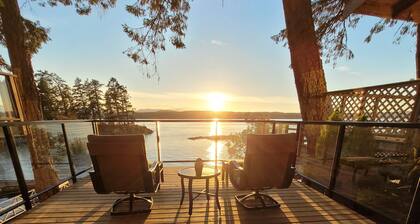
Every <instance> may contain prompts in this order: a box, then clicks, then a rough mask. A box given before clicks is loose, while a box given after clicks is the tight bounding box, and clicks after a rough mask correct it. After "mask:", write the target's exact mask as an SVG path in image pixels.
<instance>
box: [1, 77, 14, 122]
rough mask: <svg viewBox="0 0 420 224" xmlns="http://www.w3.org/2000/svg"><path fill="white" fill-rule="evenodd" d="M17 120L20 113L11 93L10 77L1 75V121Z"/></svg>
mask: <svg viewBox="0 0 420 224" xmlns="http://www.w3.org/2000/svg"><path fill="white" fill-rule="evenodd" d="M16 118H18V113H17V110H16V104H15V102H14V99H13V94H12V92H11V88H10V83H9V77H7V76H6V75H3V74H0V120H10V119H16Z"/></svg>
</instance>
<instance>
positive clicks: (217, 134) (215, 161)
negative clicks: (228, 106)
mask: <svg viewBox="0 0 420 224" xmlns="http://www.w3.org/2000/svg"><path fill="white" fill-rule="evenodd" d="M218 126H219V122H218V121H217V120H216V128H215V136H216V138H215V141H214V142H215V146H214V150H216V151H215V152H214V168H215V169H216V170H217V154H218V153H217V151H218V147H217V144H218V143H219V141H218V140H219V139H218V138H219V133H218V132H219V127H218Z"/></svg>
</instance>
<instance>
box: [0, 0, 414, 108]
mask: <svg viewBox="0 0 420 224" xmlns="http://www.w3.org/2000/svg"><path fill="white" fill-rule="evenodd" d="M262 2H263V3H262ZM281 2H282V1H281V0H265V1H253V0H224V5H223V7H222V0H217V1H208V0H207V1H206V0H196V1H194V2H192V4H191V11H190V13H189V20H188V31H187V37H186V45H187V48H186V49H183V50H176V49H173V47H168V49H167V51H166V52H163V53H161V54H159V55H158V69H159V75H160V81H158V80H157V79H147V78H146V77H144V76H143V75H142V73H141V69H140V67H139V66H138V65H136V64H134V63H133V62H132V61H131V60H130V59H129V58H127V57H126V56H125V55H123V54H122V52H123V51H124V50H125V49H126V48H127V47H129V46H131V44H132V43H131V42H130V41H129V40H128V38H127V37H126V36H125V34H124V33H123V32H122V29H121V24H123V23H129V24H138V23H139V22H140V21H138V20H136V19H135V18H133V17H131V16H129V15H128V14H127V13H126V12H125V10H124V4H125V3H126V1H120V2H119V3H118V5H117V7H116V8H113V9H110V10H108V11H101V10H95V11H94V13H93V14H92V15H90V16H78V15H77V14H76V13H75V12H74V9H72V8H71V7H68V8H65V7H56V8H39V7H37V6H36V5H35V4H32V5H28V4H26V5H24V6H22V8H21V10H22V14H23V15H24V16H26V17H28V18H31V19H36V20H39V21H40V22H41V24H42V25H44V26H47V27H49V28H50V29H51V31H50V36H51V39H52V40H51V41H50V42H49V43H47V44H46V45H45V46H44V47H43V48H42V49H41V50H40V52H39V53H38V54H37V55H35V56H34V58H33V65H34V68H35V69H36V70H38V69H42V70H44V69H46V70H48V71H51V72H56V73H57V74H59V75H60V76H62V77H63V78H64V79H65V80H67V81H68V82H69V83H70V84H72V83H73V80H74V79H75V78H76V77H80V78H82V79H84V78H95V79H98V80H100V81H101V82H103V83H106V82H107V80H108V79H109V78H110V77H111V76H114V77H116V78H117V79H118V80H119V81H120V82H121V83H122V84H124V85H126V86H127V87H128V89H129V91H130V94H131V97H132V101H133V104H134V106H135V107H136V108H137V109H149V108H152V109H180V110H190V109H194V110H195V109H203V110H205V109H208V108H207V100H206V94H207V93H209V92H223V93H225V94H226V95H227V96H228V97H227V102H226V103H225V110H234V111H285V112H297V111H298V110H299V108H298V102H297V97H296V90H295V86H294V79H293V74H292V70H291V69H290V67H289V65H290V57H289V51H288V49H287V48H285V47H282V45H276V44H275V43H274V42H273V41H272V40H271V39H270V36H272V35H273V34H276V33H277V32H278V31H279V30H281V29H282V28H284V26H285V23H284V16H283V6H282V3H281ZM375 21H377V20H376V18H373V17H366V18H364V19H363V20H362V21H361V23H360V25H359V27H358V28H357V29H356V30H354V31H351V32H350V35H349V38H350V40H349V45H350V46H351V48H352V49H353V50H354V53H355V55H356V57H355V59H353V60H351V61H346V60H340V61H339V62H338V64H337V66H336V68H333V67H332V65H331V64H324V68H325V73H326V78H327V85H328V89H329V90H337V89H344V88H352V87H361V86H367V85H376V84H383V83H390V82H396V81H405V80H409V79H412V78H414V77H415V61H414V58H415V57H414V56H415V41H414V38H411V37H409V38H405V39H404V40H403V41H402V43H401V44H400V45H394V44H392V40H393V37H394V34H395V30H388V31H386V32H384V33H382V34H380V35H378V36H376V38H375V39H374V41H373V43H371V44H365V43H364V42H363V39H364V37H365V36H366V35H367V33H368V31H369V29H370V27H371V25H372V24H373V23H374V22H375ZM2 52H4V51H2Z"/></svg>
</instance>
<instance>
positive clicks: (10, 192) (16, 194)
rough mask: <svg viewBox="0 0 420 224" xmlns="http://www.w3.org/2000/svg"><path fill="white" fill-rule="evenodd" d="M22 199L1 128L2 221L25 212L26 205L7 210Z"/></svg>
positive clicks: (0, 177)
mask: <svg viewBox="0 0 420 224" xmlns="http://www.w3.org/2000/svg"><path fill="white" fill-rule="evenodd" d="M22 201H23V199H22V197H21V196H20V191H19V185H18V182H17V178H16V175H15V170H14V167H13V163H12V159H11V158H10V153H9V149H8V147H7V144H6V140H5V138H4V133H3V130H2V129H0V222H1V223H3V222H6V221H7V220H9V219H11V218H13V217H14V216H17V215H19V214H21V213H23V212H24V211H25V207H24V205H21V206H19V207H17V208H16V209H14V211H11V212H6V210H7V209H9V208H11V207H13V206H14V205H17V204H19V203H21V202H22Z"/></svg>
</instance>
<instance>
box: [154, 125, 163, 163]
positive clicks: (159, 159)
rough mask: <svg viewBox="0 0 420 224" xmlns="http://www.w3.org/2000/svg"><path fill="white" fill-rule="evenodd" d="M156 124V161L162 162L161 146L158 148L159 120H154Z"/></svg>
mask: <svg viewBox="0 0 420 224" xmlns="http://www.w3.org/2000/svg"><path fill="white" fill-rule="evenodd" d="M155 125H156V145H157V146H156V147H157V161H158V162H162V154H161V151H160V150H161V148H160V123H159V121H156V122H155Z"/></svg>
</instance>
